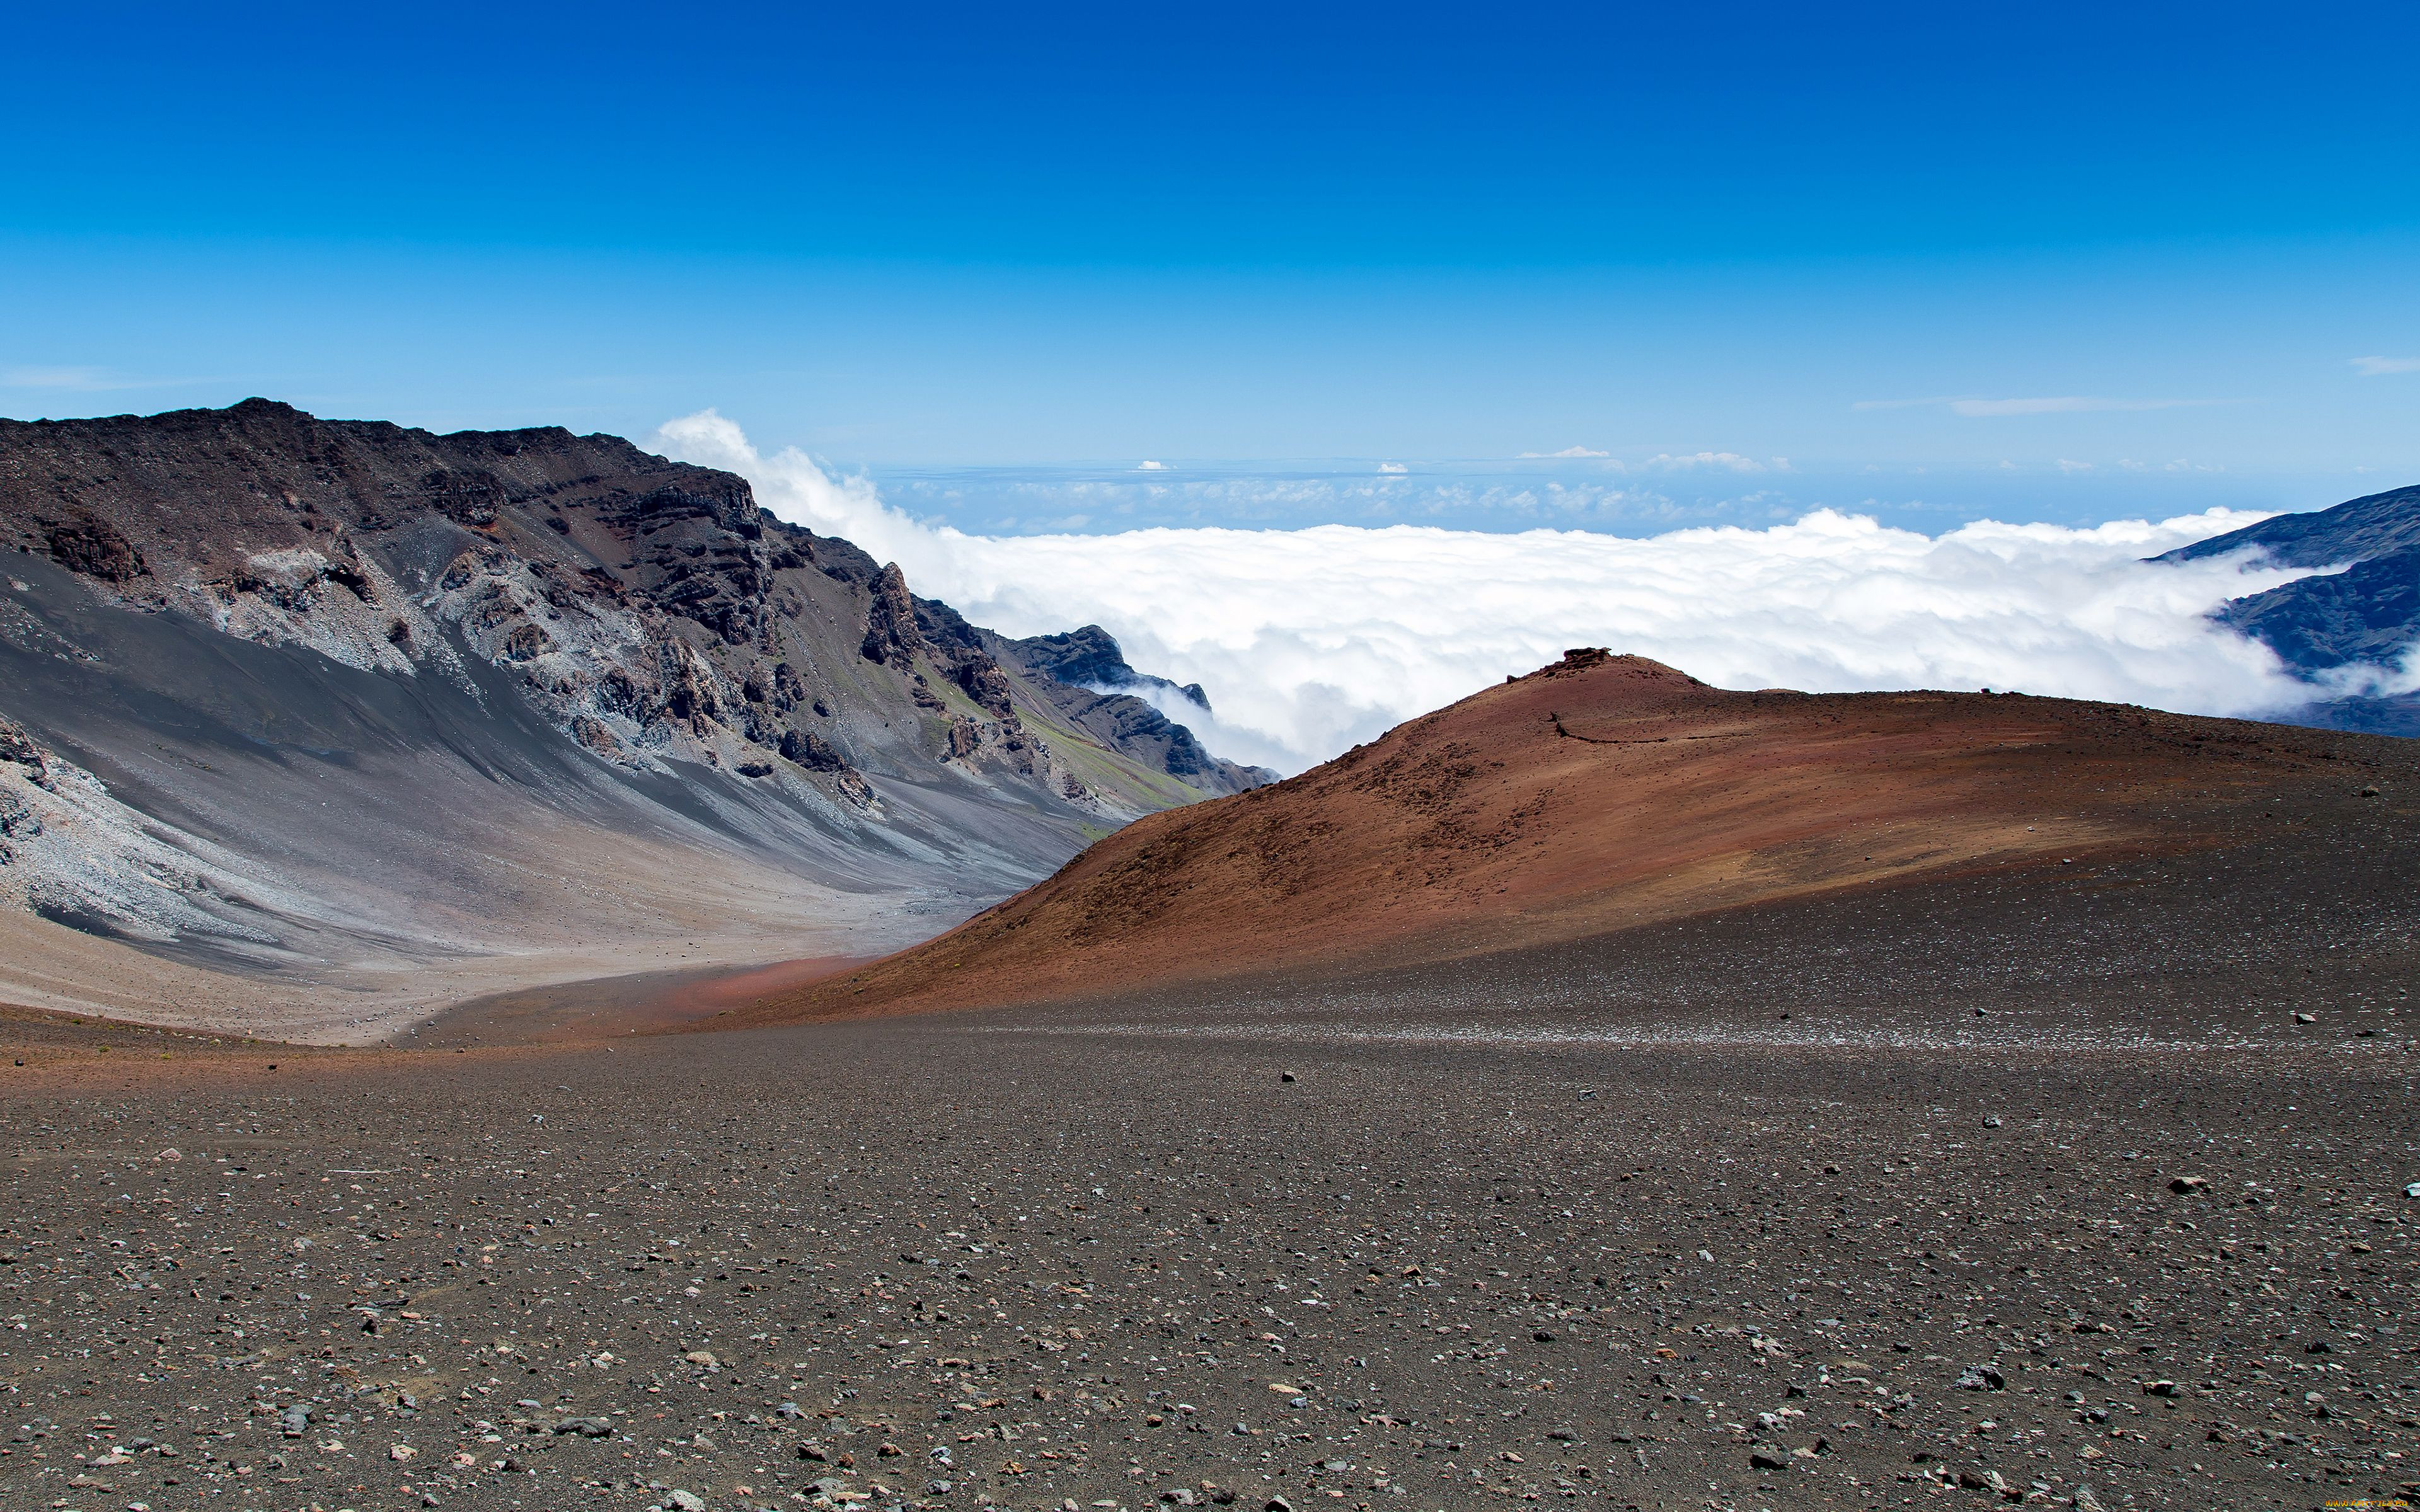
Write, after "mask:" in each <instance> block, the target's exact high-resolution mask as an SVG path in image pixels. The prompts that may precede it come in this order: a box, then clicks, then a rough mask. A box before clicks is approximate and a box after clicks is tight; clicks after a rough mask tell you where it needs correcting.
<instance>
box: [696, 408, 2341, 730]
mask: <svg viewBox="0 0 2420 1512" xmlns="http://www.w3.org/2000/svg"><path fill="white" fill-rule="evenodd" d="M654 444H655V446H656V447H657V448H658V449H659V450H661V451H663V452H664V453H666V454H667V455H673V456H676V457H679V458H682V459H684V460H687V461H692V462H700V463H705V464H706V465H708V466H714V467H721V468H727V469H729V470H731V471H735V472H738V473H740V474H741V475H743V476H745V477H747V478H749V479H750V480H751V481H752V483H753V484H754V485H755V486H756V490H757V496H758V498H759V499H760V500H762V501H764V503H765V504H766V505H767V506H768V508H770V509H771V510H772V511H773V512H774V513H775V514H777V515H779V516H781V517H783V518H785V519H790V520H795V521H797V522H798V523H800V524H803V525H807V526H810V527H812V528H814V529H815V530H818V531H824V532H830V533H833V534H837V535H845V536H847V537H848V538H850V539H852V540H854V541H856V542H857V543H858V544H859V545H861V546H862V547H864V548H866V549H867V550H869V551H871V552H873V553H874V554H875V556H876V558H877V559H879V560H884V561H896V562H898V563H900V564H901V565H902V566H903V567H904V568H905V569H906V571H907V580H908V582H909V583H910V584H911V585H912V586H913V587H914V588H915V589H916V590H917V592H919V593H923V594H931V595H932V596H934V597H937V598H940V599H944V600H946V601H947V602H949V603H950V604H952V605H954V606H955V607H956V608H957V609H959V610H960V611H962V612H964V613H965V614H967V615H968V616H969V617H970V618H971V619H973V620H974V621H976V622H977V623H979V624H984V625H991V626H993V627H995V628H997V629H999V630H1001V631H1003V632H1005V633H1007V634H1010V635H1034V634H1040V633H1043V632H1047V631H1053V630H1065V629H1068V628H1071V627H1073V626H1075V625H1084V624H1088V623H1091V624H1098V625H1103V626H1105V627H1107V628H1108V629H1109V632H1110V633H1111V634H1112V635H1115V636H1116V637H1117V638H1118V640H1119V641H1120V642H1121V643H1122V644H1123V645H1124V646H1125V648H1126V651H1127V655H1128V659H1129V660H1131V661H1132V662H1133V663H1134V664H1135V665H1136V666H1138V667H1141V668H1144V669H1146V670H1148V671H1155V672H1157V673H1160V674H1161V675H1163V676H1168V677H1172V678H1174V679H1176V680H1177V681H1178V682H1180V683H1191V682H1199V683H1201V684H1202V685H1203V686H1204V687H1207V688H1208V689H1209V690H1210V694H1211V698H1212V701H1213V702H1214V704H1215V706H1216V709H1217V711H1218V712H1217V717H1215V719H1203V718H1202V717H1198V716H1191V715H1188V716H1187V722H1188V723H1191V724H1193V725H1195V726H1196V728H1197V733H1200V734H1201V735H1202V739H1203V740H1204V742H1205V743H1207V744H1208V745H1209V746H1210V747H1211V748H1213V749H1215V750H1218V751H1219V752H1220V753H1221V754H1223V755H1228V756H1232V757H1234V758H1236V759H1238V760H1244V761H1253V762H1261V763H1264V764H1269V765H1272V766H1276V767H1279V768H1280V769H1283V770H1286V771H1299V770H1301V769H1302V768H1303V767H1305V766H1307V765H1310V764H1312V763H1314V762H1318V761H1321V760H1324V759H1325V758H1326V757H1328V756H1332V755H1334V754H1335V753H1336V752H1337V751H1340V750H1342V749H1343V748H1345V747H1347V746H1350V745H1352V744H1353V743H1355V742H1356V741H1361V740H1368V739H1370V738H1372V737H1373V736H1374V735H1376V734H1377V733H1379V732H1381V731H1383V730H1385V729H1387V728H1388V727H1389V726H1390V725H1393V724H1395V723H1398V722H1400V721H1401V720H1403V719H1404V718H1407V717H1411V716H1414V715H1417V714H1419V713H1422V712H1424V711H1426V710H1429V709H1433V708H1435V707H1438V706H1439V705H1441V704H1444V703H1447V702H1451V701H1452V700H1454V699H1458V698H1461V697H1463V696H1465V695H1466V694H1467V693H1469V692H1470V691H1472V690H1473V689H1475V688H1478V687H1483V686H1484V685H1486V684H1488V683H1491V682H1495V681H1497V680H1498V679H1500V678H1502V677H1503V676H1504V675H1505V674H1506V673H1508V672H1520V671H1529V670H1530V669H1532V668H1534V667H1537V666H1539V665H1541V664H1543V663H1544V662H1547V661H1551V660H1553V659H1554V658H1555V657H1556V656H1559V655H1560V654H1561V652H1562V649H1563V648H1564V647H1566V646H1574V645H1610V646H1613V647H1615V648H1616V649H1618V650H1621V651H1632V652H1638V653H1641V654H1644V655H1647V656H1653V657H1656V658H1657V659H1659V660H1662V661H1666V662H1669V663H1670V664H1672V665H1674V666H1676V667H1680V668H1683V669H1684V670H1686V671H1690V672H1692V673H1695V674H1696V675H1698V676H1699V677H1703V678H1705V679H1706V680H1708V681H1709V682H1713V683H1716V684H1719V685H1721V686H1724V687H1776V686H1777V687H1800V688H1807V689H1809V690H1813V691H1819V692H1838V691H1848V690H1854V689H1874V688H1897V687H1953V688H1954V687H1965V688H1973V687H2022V688H2025V689H2028V690H2030V691H2034V692H2040V693H2057V694H2065V695H2069V696H2071V697H2078V698H2093V699H2105V700H2111V701H2115V702H2130V703H2149V704H2152V705H2155V706H2158V707H2163V708H2171V709H2179V710H2183V711H2187V712H2193V713H2206V714H2251V713H2258V712H2264V711H2272V710H2276V709H2282V708H2286V707H2288V706H2292V705H2294V704H2297V703H2300V702H2307V701H2308V699H2309V694H2310V690H2309V688H2308V687H2305V686H2304V685H2302V684H2300V683H2297V682H2296V681H2295V680H2294V679H2293V678H2292V677H2291V676H2290V675H2289V674H2288V673H2287V672H2286V671H2285V670H2284V669H2283V667H2282V666H2280V664H2279V663H2278V661H2277V659H2276V657H2275V656H2273V654H2272V653H2271V652H2270V651H2269V650H2268V649H2267V648H2266V647H2265V646H2262V645H2260V644H2259V643H2258V642H2257V641H2253V640H2246V639H2245V638H2243V637H2242V636H2240V635H2237V634H2235V633H2234V632H2232V631H2230V630H2227V629H2226V628H2224V627H2223V626H2220V625H2213V624H2211V621H2210V620H2209V618H2208V615H2209V612H2210V610H2211V609H2214V608H2215V607H2217V606H2218V605H2219V604H2221V603H2223V602H2225V601H2226V600H2227V599H2229V598H2233V597H2237V596H2240V595H2242V594H2251V593H2258V592H2261V591H2262V590H2264V589H2268V588H2272V587H2274V586H2276V585H2278V584H2280V583H2283V582H2287V581H2290V580H2291V579H2294V578H2296V577H2299V576H2301V575H2302V574H2300V573H2298V572H2295V571H2292V570H2288V569H2277V568H2273V567H2268V566H2264V565H2260V564H2257V563H2246V562H2243V561H2240V560H2236V559H2233V558H2228V559H2213V560H2210V561H2203V562H2195V563H2182V564H2159V565H2154V564H2150V563H2146V562H2145V561H2144V560H2143V559H2144V558H2146V557H2149V556H2154V555H2157V554H2158V553H2160V552H2162V551H2164V550H2166V549H2168V548H2171V547H2176V546H2181V545H2183V544H2185V543H2187V542H2189V541H2194V540H2198V539H2201V538H2204V537H2206V536H2210V535H2214V534H2217V533H2219V532H2223V531H2227V530H2232V529H2235V528H2237V527H2239V526H2242V525H2246V524H2250V523H2252V522H2253V521H2254V520H2256V519H2258V518H2260V516H2258V515H2254V514H2248V513H2242V512H2235V511H2227V510H2211V511H2208V512H2206V513H2203V514H2198V515H2189V516H2183V517H2178V518H2175V519H2169V520H2165V521H2161V522H2156V523H2154V522H2149V521H2145V520H2121V521H2118V522H2114V523H2111V524H2106V525H2101V526H2097V527H2093V528H2089V529H2071V528H2067V527H2062V526H2055V525H2004V524H1999V523H1997V522H1993V521H1989V520H1985V521H1978V522H1976V523H1974V524H1969V525H1964V526H1962V527H1960V528H1958V529H1956V530H1952V531H1948V532H1944V533H1942V534H1939V535H1928V534H1925V533H1923V532H1917V531H1909V530H1896V529H1892V528H1889V527H1886V526H1884V525H1882V524H1880V523H1879V522H1877V521H1876V520H1874V519H1871V518H1869V517H1863V516H1859V515H1851V514H1845V513H1841V512H1838V511H1834V510H1828V509H1824V510H1816V511H1813V512H1811V513H1808V514H1806V515H1803V516H1801V517H1798V518H1796V519H1794V520H1792V521H1790V522H1788V523H1786V524H1777V525H1774V526H1771V527H1769V528H1765V529H1745V528H1740V527H1735V526H1725V527H1715V528H1699V529H1684V530H1674V531H1668V532H1666V533H1664V534H1661V535H1655V536H1651V537H1648V538H1645V539H1635V538H1627V537H1621V536H1616V535H1610V534H1606V533H1602V532H1592V531H1578V530H1531V531H1524V532H1476V531H1459V530H1442V529H1436V528H1433V527H1425V526H1408V525H1391V526H1388V527H1386V528H1383V529H1368V528H1362V527H1357V526H1347V525H1321V526H1316V527H1312V528H1310V529H1305V530H1235V529H1229V528H1217V529H1180V528H1159V529H1150V530H1135V531H1125V532H1117V533H1113V534H1106V535H1030V536H1013V537H1003V536H985V535H972V534H968V533H966V532H961V531H957V530H954V529H950V528H948V527H936V526H933V525H929V524H926V523H923V522H921V521H918V520H915V519H913V518H910V517H908V516H907V515H906V514H904V513H902V512H901V511H900V510H898V509H896V508H894V507H892V505H891V504H889V503H887V502H886V501H884V500H883V499H882V497H881V496H880V494H879V493H878V491H877V490H876V487H875V486H874V484H873V483H872V481H871V480H869V479H867V478H864V477H861V476H859V477H845V476H836V475H834V474H832V473H830V472H828V471H825V470H824V469H823V468H821V467H819V466H818V465H817V464H816V463H815V462H814V459H813V458H811V457H809V456H807V455H804V454H803V453H800V452H798V451H795V450H792V451H783V452H779V453H775V454H772V455H765V454H761V453H759V452H758V451H757V450H756V449H755V448H754V447H753V446H752V445H751V444H750V443H749V441H748V438H747V437H746V435H745V434H744V433H743V432H741V430H740V429H739V427H738V426H737V425H736V424H732V423H731V422H730V421H729V420H726V419H724V418H723V417H721V416H720V415H717V414H714V413H713V412H711V411H708V412H706V413H704V414H699V415H691V416H689V417H687V418H685V419H682V420H676V421H674V422H672V423H671V424H667V425H665V426H664V428H663V429H662V430H661V431H659V433H658V434H657V437H656V439H655V441H654ZM1368 481H1369V482H1370V483H1371V485H1372V486H1386V485H1387V483H1388V480H1384V479H1371V480H1368ZM1068 528H1074V527H1072V526H1071V527H1068Z"/></svg>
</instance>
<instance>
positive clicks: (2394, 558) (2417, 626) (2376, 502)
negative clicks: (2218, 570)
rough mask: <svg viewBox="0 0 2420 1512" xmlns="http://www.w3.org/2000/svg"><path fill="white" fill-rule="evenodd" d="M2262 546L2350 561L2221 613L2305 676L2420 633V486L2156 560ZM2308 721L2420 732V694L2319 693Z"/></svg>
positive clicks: (2390, 661)
mask: <svg viewBox="0 0 2420 1512" xmlns="http://www.w3.org/2000/svg"><path fill="white" fill-rule="evenodd" d="M2246 550H2250V551H2257V552H2259V553H2260V554H2261V555H2262V556H2264V557H2265V558H2267V559H2268V560H2269V561H2271V562H2273V563H2277V564H2278V565H2280V566H2287V567H2344V568H2346V569H2347V570H2345V571H2342V572H2336V573H2326V574H2320V575H2316V576H2313V577H2309V578H2303V579H2297V580H2295V581H2293V582H2290V583H2287V584H2285V585H2283V586H2282V587H2278V588H2273V589H2270V590H2269V591H2268V592H2266V593H2261V594H2249V595H2247V596H2245V597H2242V598H2238V599H2234V600H2231V601H2229V602H2228V603H2227V604H2226V606H2225V607H2224V608H2222V609H2220V610H2219V611H2218V613H2217V614H2216V616H2214V617H2215V618H2217V619H2218V620H2219V621H2220V622H2222V623H2223V624H2226V625H2232V626H2234V627H2235V628H2236V629H2238V630H2241V631H2242V632H2243V633H2244V634H2245V635H2248V636H2250V637H2252V638H2253V639H2254V640H2258V641H2260V642H2262V643H2263V644H2265V645H2267V646H2268V647H2269V648H2270V649H2271V650H2272V651H2274V652H2275V653H2276V654H2277V656H2278V658H2279V659H2280V660H2282V661H2284V662H2285V663H2286V665H2287V666H2288V667H2290V668H2292V669H2294V670H2295V671H2297V672H2300V673H2303V674H2304V675H2305V676H2308V677H2312V678H2317V677H2318V676H2319V675H2320V674H2324V673H2328V672H2334V671H2339V670H2340V669H2345V668H2348V667H2353V666H2357V665H2363V664H2366V665H2369V666H2375V667H2381V668H2385V667H2391V666H2393V665H2394V664H2395V663H2396V662H2397V660H2398V659H2399V658H2401V657H2403V656H2407V655H2408V654H2410V652H2411V650H2412V646H2413V644H2414V643H2415V642H2420V486H2412V487H2408V488H2396V489H2392V490H2390V491H2388V492H2386V493H2378V494H2370V495H2367V496H2366V497H2364V498H2360V499H2354V500H2350V501H2346V502H2344V503H2341V504H2338V505H2336V506H2335V507H2334V508H2332V509H2321V510H2313V511H2310V512H2307V513H2303V514H2293V515H2278V516H2275V517H2272V518H2269V519H2265V520H2262V521H2261V522H2260V523H2259V524H2257V525H2250V526H2246V527H2245V528H2244V529H2242V530H2240V531H2230V532H2227V533H2226V534H2225V535H2214V536H2212V537H2211V538H2210V539H2209V540H2206V541H2196V542H2195V543H2194V544H2193V545H2191V546H2185V547H2179V548H2177V549H2176V550H2173V551H2169V552H2165V553H2164V554H2162V555H2161V556H2158V557H2155V558H2153V559H2152V560H2154V561H2157V562H2191V561H2199V560H2206V559H2208V558H2211V557H2218V556H2225V555H2226V554H2227V553H2229V552H2234V551H2246ZM2295 717H2298V718H2300V719H2302V720H2304V722H2308V723H2312V724H2318V725H2322V726H2325V727H2328V728H2331V729H2342V730H2361V731H2367V732H2370V733H2378V734H2400V735H2420V694H2401V695H2396V696H2390V697H2338V696H2330V695H2325V694H2317V693H2315V696H2314V698H2313V701H2312V702H2311V704H2310V705H2309V706H2308V707H2306V708H2304V709H2303V710H2300V711H2298V712H2297V714H2296V716H2295Z"/></svg>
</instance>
